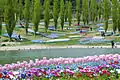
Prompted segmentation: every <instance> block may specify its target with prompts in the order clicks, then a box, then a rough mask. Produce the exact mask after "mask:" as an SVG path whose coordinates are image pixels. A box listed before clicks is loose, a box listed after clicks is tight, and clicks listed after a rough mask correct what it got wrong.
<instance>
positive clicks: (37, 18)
mask: <svg viewBox="0 0 120 80" xmlns="http://www.w3.org/2000/svg"><path fill="white" fill-rule="evenodd" d="M33 13H34V14H33V23H34V32H35V33H36V32H37V31H38V25H39V22H40V15H41V3H40V1H39V0H35V2H34V12H33ZM35 35H36V34H35Z"/></svg>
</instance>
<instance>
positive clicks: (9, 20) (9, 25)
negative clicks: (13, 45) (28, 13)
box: [4, 0, 16, 40]
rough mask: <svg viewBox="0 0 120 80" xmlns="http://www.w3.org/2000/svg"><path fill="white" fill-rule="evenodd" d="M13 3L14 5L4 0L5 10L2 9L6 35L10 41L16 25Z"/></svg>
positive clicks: (11, 0) (10, 1)
mask: <svg viewBox="0 0 120 80" xmlns="http://www.w3.org/2000/svg"><path fill="white" fill-rule="evenodd" d="M13 3H14V0H6V1H5V9H4V21H5V23H6V29H7V33H8V35H9V38H10V40H11V36H12V33H13V30H14V28H15V25H16V19H15V11H16V10H15V8H14V7H15V6H14V4H13Z"/></svg>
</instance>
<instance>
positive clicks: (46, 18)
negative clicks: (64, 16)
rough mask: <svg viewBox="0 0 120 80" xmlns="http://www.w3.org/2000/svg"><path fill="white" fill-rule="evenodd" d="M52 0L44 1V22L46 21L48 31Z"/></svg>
mask: <svg viewBox="0 0 120 80" xmlns="http://www.w3.org/2000/svg"><path fill="white" fill-rule="evenodd" d="M49 7H50V1H49V0H45V2H44V22H45V31H46V32H47V30H48V26H49V19H50V9H49Z"/></svg>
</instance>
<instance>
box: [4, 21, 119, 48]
mask: <svg viewBox="0 0 120 80" xmlns="http://www.w3.org/2000/svg"><path fill="white" fill-rule="evenodd" d="M75 23H76V22H74V24H75ZM81 23H82V22H81ZM53 25H54V24H53V20H51V21H50V26H53ZM72 25H73V24H72ZM65 26H66V27H67V25H65ZM91 26H92V27H93V31H92V32H91V31H89V32H88V34H87V36H100V34H98V33H97V32H96V28H97V27H96V25H95V24H93V25H91ZM71 27H72V28H75V26H71ZM31 29H32V28H31ZM5 31H6V30H5V27H3V30H2V33H6V32H5ZM38 31H39V32H42V33H45V30H44V26H43V25H39V30H38ZM108 31H112V24H109V27H108ZM14 32H15V33H17V34H20V35H22V36H23V37H25V38H26V39H27V41H25V42H21V45H27V44H33V43H31V42H30V41H31V40H50V39H49V38H46V37H42V36H41V35H36V36H34V34H31V33H28V35H27V36H26V33H25V29H24V28H15V30H14ZM53 32H54V33H58V34H67V33H70V32H75V30H64V31H61V28H60V23H59V24H58V30H57V31H50V30H48V33H47V34H50V33H53ZM68 36H79V34H78V35H77V34H73V35H72V34H71V35H70V34H67V35H66V36H61V37H60V38H59V39H63V38H68ZM105 38H106V39H110V38H114V40H115V42H119V41H120V37H117V36H115V37H109V36H107V37H105ZM80 39H81V38H72V39H71V40H70V41H68V42H56V43H44V44H45V45H81V44H79V40H80ZM8 40H9V38H6V37H2V41H8ZM87 45H92V46H94V45H96V46H98V45H100V46H102V45H110V43H97V44H87Z"/></svg>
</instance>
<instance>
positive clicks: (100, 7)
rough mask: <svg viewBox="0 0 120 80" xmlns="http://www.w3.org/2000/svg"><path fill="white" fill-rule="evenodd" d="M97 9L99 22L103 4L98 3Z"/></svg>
mask: <svg viewBox="0 0 120 80" xmlns="http://www.w3.org/2000/svg"><path fill="white" fill-rule="evenodd" d="M97 7H98V18H99V20H101V18H102V15H103V8H102V7H103V2H102V1H99V2H98V4H97Z"/></svg>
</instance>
